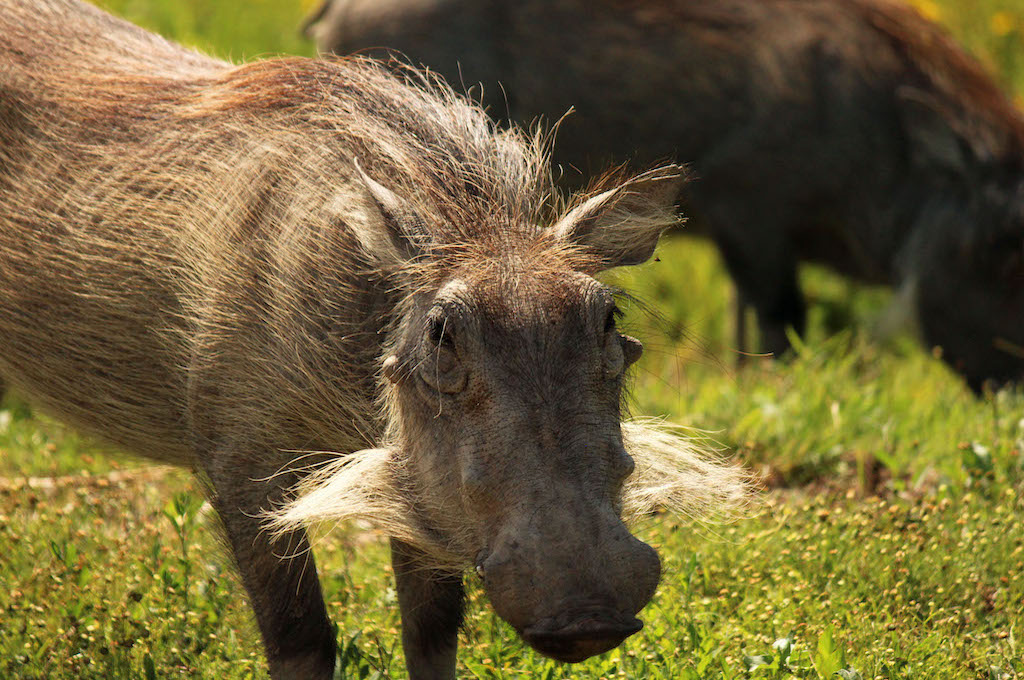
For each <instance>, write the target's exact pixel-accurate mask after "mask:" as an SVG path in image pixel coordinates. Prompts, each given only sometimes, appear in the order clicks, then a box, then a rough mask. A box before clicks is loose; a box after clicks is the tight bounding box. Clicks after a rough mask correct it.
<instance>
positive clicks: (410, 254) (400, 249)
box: [352, 158, 427, 260]
mask: <svg viewBox="0 0 1024 680" xmlns="http://www.w3.org/2000/svg"><path fill="white" fill-rule="evenodd" d="M352 164H353V165H354V166H355V169H356V174H357V175H358V176H359V179H360V180H361V181H362V183H363V186H364V187H365V188H366V190H367V191H368V192H369V194H370V196H371V197H372V198H373V200H374V202H375V203H376V204H377V208H378V209H379V210H380V213H381V216H382V217H383V218H384V225H383V226H384V232H385V233H384V234H383V236H384V237H385V239H379V238H373V237H372V236H371V235H370V234H364V233H360V234H358V236H359V238H360V240H361V241H363V245H364V246H366V247H367V248H368V250H370V251H371V253H373V254H376V255H381V254H382V253H380V252H379V249H380V246H381V245H382V244H381V243H380V241H381V240H386V241H388V242H389V244H390V245H391V246H392V247H393V248H394V250H395V251H396V252H397V254H398V257H399V258H401V259H404V260H411V259H413V258H415V257H416V256H417V255H420V254H422V253H423V252H424V251H425V250H426V249H427V243H426V230H425V229H424V221H423V218H422V217H420V215H419V214H418V213H417V212H416V210H415V209H413V207H412V206H411V205H410V204H409V202H408V201H406V200H404V199H403V198H401V197H399V196H398V195H397V194H396V193H395V192H393V191H391V189H388V188H387V187H386V186H384V185H383V184H381V183H380V182H378V181H376V180H375V179H373V178H372V177H370V176H369V175H367V174H366V173H365V172H363V169H362V168H361V167H359V161H358V160H357V159H355V158H353V159H352Z"/></svg>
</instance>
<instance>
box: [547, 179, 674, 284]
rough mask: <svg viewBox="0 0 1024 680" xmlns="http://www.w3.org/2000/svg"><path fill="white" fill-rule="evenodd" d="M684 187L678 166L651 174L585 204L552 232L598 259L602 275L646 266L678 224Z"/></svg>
mask: <svg viewBox="0 0 1024 680" xmlns="http://www.w3.org/2000/svg"><path fill="white" fill-rule="evenodd" d="M685 181H686V175H685V171H684V169H683V168H682V167H680V166H678V165H667V166H665V167H662V168H658V169H656V170H651V171H650V172H647V173H644V174H642V175H639V176H638V177H635V178H633V179H631V180H629V181H628V182H625V183H624V184H621V185H619V186H617V187H615V188H613V189H609V190H607V191H603V192H601V193H599V194H595V195H594V196H591V197H590V198H587V199H586V200H584V201H583V202H582V203H580V204H579V205H577V206H576V207H575V208H573V209H572V210H570V211H569V212H568V213H566V214H565V216H563V217H562V219H560V220H559V221H558V222H557V223H556V224H555V225H554V227H552V231H553V232H554V234H555V236H556V237H558V238H559V239H561V240H563V241H566V242H568V243H575V244H578V245H581V246H583V247H584V248H586V249H587V250H589V251H592V252H593V253H594V254H596V255H597V256H598V257H599V259H600V262H601V265H602V266H601V268H602V269H609V268H611V267H621V266H626V265H634V264H640V263H642V262H646V261H647V260H648V259H650V257H651V255H653V254H654V248H655V246H657V245H658V239H659V238H660V237H661V234H662V232H663V231H665V229H667V228H668V227H670V226H672V225H674V224H677V223H679V221H680V218H679V215H678V214H677V213H676V209H675V202H676V198H677V196H678V195H679V191H680V189H681V188H682V186H683V184H684V182H685Z"/></svg>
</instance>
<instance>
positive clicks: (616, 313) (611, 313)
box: [604, 305, 622, 333]
mask: <svg viewBox="0 0 1024 680" xmlns="http://www.w3.org/2000/svg"><path fill="white" fill-rule="evenodd" d="M621 316H622V310H621V309H619V308H618V306H617V305H612V306H611V308H609V310H608V317H607V318H606V319H605V321H604V332H605V333H611V332H612V331H614V330H615V322H616V321H617V320H618V318H619V317H621Z"/></svg>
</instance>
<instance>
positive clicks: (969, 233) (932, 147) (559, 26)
mask: <svg viewBox="0 0 1024 680" xmlns="http://www.w3.org/2000/svg"><path fill="white" fill-rule="evenodd" d="M310 31H311V33H312V34H313V35H315V36H316V38H317V39H318V41H319V44H320V46H321V47H322V48H323V49H326V50H334V51H337V52H340V53H348V52H351V51H354V50H360V49H366V48H376V47H388V48H395V49H398V50H400V51H402V52H404V53H405V54H407V55H408V57H409V58H410V59H412V60H413V61H416V62H422V63H424V64H426V65H427V66H430V67H431V68H433V69H437V70H438V71H440V72H441V73H442V74H443V75H445V76H446V77H448V78H449V79H451V80H452V81H453V82H462V83H465V84H467V85H470V84H473V83H476V82H478V81H482V82H483V84H484V94H485V95H486V96H485V101H486V103H488V104H489V105H490V107H491V111H492V112H494V113H496V114H498V115H504V113H505V112H506V111H509V112H510V113H511V116H512V117H513V118H514V119H517V120H519V121H529V120H532V119H534V118H535V117H537V116H544V117H546V118H547V119H549V120H555V119H558V118H559V117H561V116H562V115H563V114H564V113H565V112H566V111H568V110H569V108H570V107H574V108H575V111H576V112H575V113H574V114H573V115H571V116H569V117H568V118H567V119H566V120H565V121H564V122H563V123H562V125H561V127H560V130H559V134H558V144H557V145H556V149H555V160H556V161H558V162H561V163H563V164H565V165H567V166H570V165H571V166H575V167H577V168H580V169H582V170H584V172H585V174H586V172H587V171H589V170H591V169H593V168H595V167H600V165H601V162H603V161H604V160H605V159H607V158H614V159H616V160H619V161H623V160H628V159H638V160H640V161H641V162H647V161H650V160H651V159H655V158H664V157H669V156H672V157H675V158H677V159H679V160H682V161H686V162H692V167H693V174H694V176H695V177H696V180H697V181H695V182H693V183H691V184H690V185H689V188H688V190H687V196H686V198H687V200H688V204H689V206H690V208H691V211H692V212H693V214H694V216H695V217H696V218H697V226H698V228H700V229H703V230H706V231H707V232H708V233H709V235H710V236H711V237H712V238H713V239H714V241H715V242H716V243H717V245H718V247H719V249H720V250H721V252H722V254H723V255H724V259H725V262H726V264H727V265H728V267H729V271H730V272H731V274H732V276H733V279H734V280H735V281H736V284H737V286H738V288H739V290H740V294H741V297H742V298H743V299H745V300H746V301H748V302H749V303H751V304H752V305H753V306H754V307H755V308H756V310H757V313H758V318H759V321H760V326H761V329H762V331H763V341H764V348H765V349H766V350H768V351H772V352H782V351H784V350H785V349H786V348H787V347H788V346H789V342H788V340H787V337H786V333H785V328H786V326H792V327H794V328H795V329H796V330H798V331H800V330H802V329H803V326H804V316H805V311H804V309H805V307H804V299H803V296H802V294H801V292H800V289H799V287H798V284H797V277H796V264H797V261H798V260H814V261H819V262H823V263H825V264H828V265H830V266H832V267H834V268H835V269H837V270H839V271H840V272H843V273H846V274H848V275H851V276H854V277H857V278H859V279H862V280H865V281H869V282H876V283H886V284H890V285H895V286H898V287H900V288H902V289H903V292H904V293H906V297H907V298H908V299H910V301H911V304H912V305H913V309H914V311H915V312H916V315H917V317H918V319H919V322H920V326H921V330H922V332H923V336H924V340H925V341H926V342H927V343H928V344H930V345H941V346H942V347H943V348H944V350H945V352H944V357H945V359H946V360H947V361H948V362H949V363H950V364H951V365H952V366H954V367H955V368H956V369H957V370H959V371H961V372H962V373H963V374H964V375H965V376H966V377H967V380H968V381H969V383H970V384H971V385H972V386H973V387H975V388H977V387H978V386H979V385H980V384H981V383H982V381H983V380H985V379H986V378H995V379H997V380H1007V379H1010V380H1013V379H1020V378H1021V377H1024V219H1022V214H1021V211H1022V208H1024V193H1022V179H1024V173H1022V162H1024V156H1022V144H1024V142H1022V140H1024V123H1022V119H1021V116H1020V115H1019V114H1018V112H1017V111H1016V110H1014V108H1013V106H1012V105H1011V104H1010V103H1009V102H1008V101H1007V99H1006V98H1005V97H1004V96H1003V95H1002V94H1001V93H1000V92H999V90H998V88H997V87H996V86H995V85H994V84H993V82H992V80H991V79H990V78H989V77H988V76H987V75H986V74H985V73H984V72H983V70H982V69H981V67H980V66H979V65H978V64H977V63H976V62H975V61H974V60H973V59H971V58H970V57H969V56H968V55H967V54H966V53H965V52H964V51H963V50H962V49H961V48H960V47H958V46H957V45H956V44H955V43H954V42H953V41H952V40H951V39H950V38H949V37H948V36H947V35H946V34H945V33H944V32H942V30H941V29H939V28H938V27H937V26H935V25H934V24H932V23H930V22H928V21H926V20H924V19H923V18H921V17H920V16H919V15H918V14H917V13H915V12H914V11H913V10H911V9H909V8H908V7H906V6H904V5H902V4H897V3H894V2H890V1H888V0H715V1H714V2H709V1H707V0H551V1H548V0H544V1H541V0H523V1H522V2H505V1H504V0H328V2H327V3H326V4H325V5H324V6H323V7H322V8H321V11H320V12H319V13H318V14H317V15H316V16H314V17H312V19H311V26H310ZM498 82H500V83H501V86H500V87H499V86H498V85H497V83H498ZM568 174H569V176H570V177H571V176H572V175H573V174H576V176H577V177H578V176H579V175H578V173H573V172H571V171H570V172H569V173H568Z"/></svg>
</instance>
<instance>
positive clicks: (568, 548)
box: [0, 0, 743, 680]
mask: <svg viewBox="0 0 1024 680" xmlns="http://www.w3.org/2000/svg"><path fill="white" fill-rule="evenodd" d="M0 65H2V68H0V309H2V312H3V313H2V314H0V347H2V348H3V351H2V352H0V374H2V375H3V376H4V377H5V378H6V379H7V380H9V381H10V383H12V384H13V385H14V386H16V387H17V388H19V389H20V390H21V391H23V392H24V393H25V394H26V395H28V396H29V397H30V398H31V399H32V400H33V401H34V402H35V403H38V404H40V405H41V406H42V407H44V408H45V409H47V410H49V411H50V412H52V413H54V414H56V415H57V416H59V417H61V418H63V419H65V420H66V421H68V422H69V423H73V424H75V425H78V426H79V427H81V428H82V429H84V430H87V431H89V432H92V433H95V434H97V435H99V436H101V437H104V438H105V439H107V440H108V441H110V442H113V443H114V444H116V445H119V446H121V447H123V448H125V449H127V450H129V451H133V452H135V453H137V454H140V455H143V456H147V457H150V458H154V459H157V460H161V461H165V462H170V463H176V464H181V465H187V466H191V467H193V468H195V469H196V470H198V471H199V473H200V474H201V475H202V476H203V477H204V478H205V479H206V480H207V481H208V486H209V488H210V490H211V492H212V493H211V502H212V504H213V506H214V507H215V508H216V510H217V512H218V514H219V516H220V518H221V520H222V522H223V525H224V529H225V531H226V534H227V539H228V542H229V544H230V546H231V548H232V550H233V553H234V557H235V559H236V561H237V564H238V568H239V570H240V572H241V576H242V580H243V583H244V585H245V587H246V590H247V591H248V594H249V599H250V602H251V604H252V607H253V609H254V611H255V614H256V619H257V622H258V624H259V629H260V631H261V633H262V637H263V642H264V646H265V649H266V654H267V657H268V660H269V664H270V672H271V675H272V676H273V677H274V678H279V679H280V678H303V679H305V680H308V679H310V678H319V679H326V678H330V677H331V676H332V669H333V667H334V661H335V645H336V641H335V636H334V634H333V631H332V628H331V625H330V623H329V621H328V617H327V611H326V608H325V606H324V603H323V600H322V597H321V593H320V585H319V582H318V580H317V576H316V570H315V568H313V564H312V561H308V560H307V559H305V558H306V555H305V554H304V553H305V552H306V551H308V548H309V544H308V543H307V538H306V533H305V529H304V524H305V523H306V522H308V521H311V520H316V519H327V520H330V519H338V518H343V517H351V516H355V517H364V518H367V519H370V520H372V521H375V522H377V523H378V525H379V526H381V527H382V528H384V529H385V530H387V531H388V532H389V534H390V535H391V536H392V537H393V543H392V550H393V556H394V566H395V577H396V581H397V591H398V600H399V604H400V607H401V612H402V623H403V640H404V643H405V653H406V658H407V659H408V665H409V670H410V676H411V677H412V678H417V679H425V678H453V677H454V673H455V670H454V669H455V647H456V631H457V628H458V626H459V624H460V621H461V615H462V599H463V593H462V576H461V574H462V571H461V570H462V569H463V568H465V567H467V566H469V567H471V568H472V567H474V566H475V567H476V570H477V572H478V573H479V574H480V576H481V577H482V578H483V579H484V587H485V589H486V591H487V593H488V594H489V595H490V598H491V601H492V602H493V604H494V607H495V608H496V609H497V611H498V613H499V614H500V615H501V616H502V617H504V618H505V619H506V620H507V621H509V622H510V623H511V624H512V625H513V626H515V628H516V630H518V631H519V632H520V633H521V634H522V635H523V637H524V638H525V639H526V640H527V641H528V642H529V643H530V644H531V645H533V646H534V647H535V648H536V649H538V650H540V651H541V652H542V653H544V654H548V655H550V656H552V657H554V658H557V659H562V660H565V661H578V660H580V659H584V658H586V657H588V656H591V655H593V654H597V653H600V652H603V651H605V650H607V649H610V648H612V647H614V646H615V645H617V644H618V643H619V642H620V641H621V640H622V639H624V638H625V637H626V636H628V635H630V634H632V633H634V632H636V631H637V630H638V629H639V627H640V625H641V624H640V622H639V621H638V620H637V619H636V618H635V615H636V614H637V613H638V612H639V611H640V609H641V608H643V606H644V605H645V604H646V603H647V601H648V600H649V599H650V597H651V595H652V594H653V592H654V590H655V587H656V586H657V583H658V579H659V561H658V557H657V555H656V554H655V552H654V550H653V549H651V548H650V547H649V546H647V545H645V544H644V543H641V542H640V541H639V540H637V539H635V538H634V537H633V536H632V535H631V534H630V533H629V532H628V531H627V529H626V527H625V525H624V524H623V517H625V516H628V515H630V514H636V513H641V512H644V511H645V510H648V509H649V508H651V507H652V505H654V504H658V503H668V504H669V505H675V506H676V507H677V508H678V509H680V510H683V511H685V512H692V513H696V514H704V511H705V510H707V511H709V512H712V513H714V512H717V511H720V510H727V509H728V508H729V507H731V506H732V505H734V504H735V503H737V502H741V501H742V498H743V481H742V475H741V474H740V473H739V472H737V471H736V470H735V469H734V468H732V467H729V466H724V465H721V464H719V463H716V462H714V461H706V460H705V459H703V458H702V457H700V456H698V455H696V453H695V452H694V450H693V449H692V448H691V447H689V446H688V445H687V444H686V443H685V442H684V441H682V440H680V439H676V438H672V437H669V436H667V435H664V434H662V433H659V431H658V430H657V429H655V428H651V427H644V426H642V425H640V424H635V423H634V424H620V417H621V408H620V405H621V403H622V400H623V394H622V392H623V389H622V385H623V380H624V373H625V371H626V369H627V367H628V366H629V365H630V364H631V363H633V362H634V361H635V360H636V359H637V358H638V357H639V356H640V352H641V346H640V343H639V342H638V341H636V340H634V339H632V338H630V337H628V336H625V335H623V334H622V333H620V332H619V331H618V330H617V329H616V321H615V320H616V305H615V300H616V296H615V293H614V292H613V291H612V290H610V289H609V288H608V287H606V286H604V285H602V284H600V283H599V282H598V281H597V280H595V279H594V278H593V276H594V275H595V274H597V273H598V272H600V271H602V270H604V269H607V268H609V267H615V266H619V265H631V264H637V263H640V262H643V261H644V260H646V259H648V257H649V256H650V254H651V252H652V251H653V249H654V247H655V244H656V243H657V240H658V237H659V235H660V234H661V232H662V230H663V229H665V228H666V227H667V226H669V225H670V224H671V223H672V222H673V221H674V219H675V214H674V211H673V210H672V208H671V206H672V197H673V196H674V195H675V193H676V192H677V191H678V183H679V181H680V179H679V176H678V172H677V170H678V169H677V168H672V167H668V168H663V169H660V170H656V171H651V172H648V173H646V174H644V175H641V176H639V177H634V178H632V179H626V180H625V181H621V182H613V181H611V180H609V181H608V182H607V183H605V184H604V185H603V186H600V187H597V188H595V189H594V190H593V191H591V192H589V193H586V194H584V195H582V196H580V197H579V198H578V199H577V200H575V201H573V202H571V203H569V204H567V205H565V206H560V205H558V204H557V203H558V201H553V200H552V198H551V197H552V195H553V190H552V182H551V180H550V170H549V167H548V165H547V162H546V159H545V157H544V153H543V145H542V143H541V142H540V141H539V140H538V139H537V138H528V137H526V136H524V135H523V134H521V133H520V132H518V131H516V130H512V131H506V132H496V131H495V130H494V128H493V126H492V125H491V123H489V122H488V120H487V118H486V116H485V115H484V114H483V112H482V111H481V110H480V109H478V108H476V107H475V106H472V105H470V104H469V103H467V102H465V101H463V100H462V99H459V98H458V97H457V96H455V95H454V94H453V93H452V92H451V91H450V90H449V89H447V88H446V87H445V86H443V85H441V84H440V83H438V82H434V81H433V80H431V79H430V78H429V77H427V76H423V75H419V74H417V73H416V72H413V71H409V72H406V73H405V74H404V77H395V76H394V75H392V74H390V73H388V72H387V71H386V70H384V69H383V68H381V67H379V66H377V65H376V64H374V63H372V62H370V61H367V60H341V59H324V60H309V59H299V58H293V59H274V60H269V61H263V62H256V63H252V64H246V65H240V66H233V65H230V64H227V63H224V62H221V61H217V60H214V59H211V58H208V57H205V56H202V55H200V54H196V53H194V52H191V51H188V50H186V49H184V48H182V47H179V46H177V45H174V44H172V43H169V42H167V41H165V40H162V39H161V38H159V37H157V36H155V35H152V34H150V33H147V32H145V31H143V30H141V29H139V28H136V27H134V26H132V25H130V24H128V23H125V22H123V21H121V20H118V19H115V18H114V17H111V16H109V15H107V14H105V13H103V12H101V11H100V10H97V9H95V8H94V7H92V6H89V5H86V4H83V3H81V2H78V1H77V0H6V2H5V3H4V5H3V7H2V9H0ZM634 466H635V467H636V468H637V473H636V474H631V473H633V471H634ZM303 480H304V481H303ZM296 485H298V486H296ZM299 491H302V492H308V493H306V495H303V496H301V497H295V496H294V494H296V493H298V492H299ZM275 510H276V514H273V513H272V514H271V517H272V518H273V519H274V521H273V527H272V528H273V531H268V530H267V527H266V525H265V523H264V521H263V520H264V519H265V518H266V517H267V514H268V513H269V512H271V511H275ZM273 536H276V537H277V538H278V540H279V542H278V543H277V544H276V545H275V544H274V543H273V542H272V537H273ZM282 552H284V553H291V554H297V555H300V556H302V557H303V559H298V560H288V559H284V560H282V559H281V558H280V555H281V554H282Z"/></svg>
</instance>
